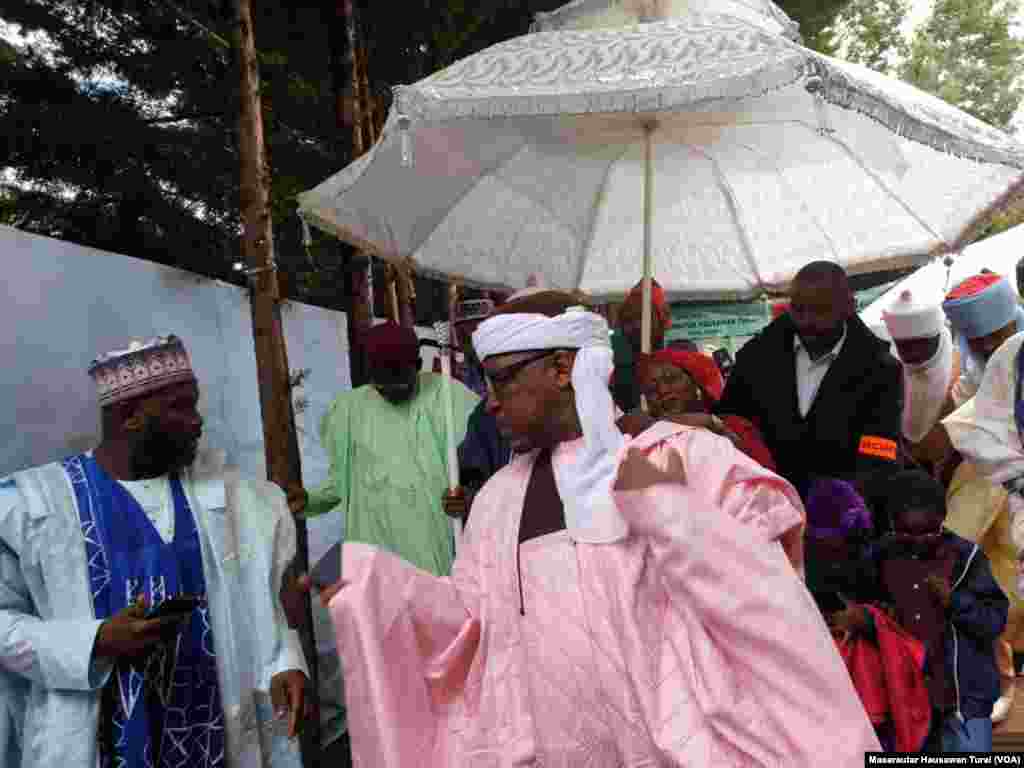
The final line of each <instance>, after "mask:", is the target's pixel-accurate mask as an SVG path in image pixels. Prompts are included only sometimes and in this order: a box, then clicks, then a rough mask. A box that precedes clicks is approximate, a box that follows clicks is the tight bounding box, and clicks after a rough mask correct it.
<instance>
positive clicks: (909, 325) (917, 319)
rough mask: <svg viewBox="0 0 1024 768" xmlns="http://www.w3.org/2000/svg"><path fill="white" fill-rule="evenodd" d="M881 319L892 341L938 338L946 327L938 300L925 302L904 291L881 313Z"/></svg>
mask: <svg viewBox="0 0 1024 768" xmlns="http://www.w3.org/2000/svg"><path fill="white" fill-rule="evenodd" d="M882 319H883V320H884V321H885V326H886V328H887V329H888V331H889V335H890V336H891V337H892V338H893V339H898V340H903V339H924V338H929V337H931V336H938V335H939V334H940V333H942V329H943V328H945V327H946V316H945V314H944V313H943V311H942V305H941V303H940V301H939V299H938V297H936V298H935V300H934V301H927V300H925V299H923V298H921V297H918V296H915V295H914V294H913V292H912V291H910V290H905V291H903V292H902V293H900V295H899V296H898V297H897V299H896V301H894V302H893V303H892V305H890V306H889V307H887V308H886V309H884V310H883V311H882Z"/></svg>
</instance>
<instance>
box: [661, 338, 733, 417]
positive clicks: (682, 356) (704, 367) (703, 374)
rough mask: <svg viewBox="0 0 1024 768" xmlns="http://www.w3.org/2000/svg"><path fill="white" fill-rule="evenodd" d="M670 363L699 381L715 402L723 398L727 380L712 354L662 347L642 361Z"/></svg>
mask: <svg viewBox="0 0 1024 768" xmlns="http://www.w3.org/2000/svg"><path fill="white" fill-rule="evenodd" d="M650 363H668V364H669V365H674V366H675V367H676V368H679V369H680V370H683V371H686V372H687V373H688V374H689V375H690V378H692V379H693V380H694V381H695V382H697V386H698V387H700V388H701V390H703V392H704V394H705V395H706V396H707V397H708V398H709V399H710V400H711V402H713V403H717V402H718V401H719V400H721V399H722V391H723V390H724V389H725V380H724V379H722V372H721V371H720V370H718V363H716V362H715V361H714V358H712V357H711V355H705V354H704V353H703V352H687V351H686V350H685V349H672V348H671V347H669V348H667V349H660V350H658V351H657V352H655V353H654V354H653V355H648V356H647V357H646V359H645V360H644V361H643V362H642V363H641V365H644V364H650Z"/></svg>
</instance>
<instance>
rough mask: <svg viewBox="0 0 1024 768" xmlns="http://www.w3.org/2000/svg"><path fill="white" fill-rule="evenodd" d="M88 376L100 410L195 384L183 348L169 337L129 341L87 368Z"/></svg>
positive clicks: (174, 339)
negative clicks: (142, 396)
mask: <svg viewBox="0 0 1024 768" xmlns="http://www.w3.org/2000/svg"><path fill="white" fill-rule="evenodd" d="M89 375H90V376H91V377H92V379H93V381H94V382H96V391H97V393H98V394H99V399H100V406H102V407H106V406H108V405H111V404H113V403H117V402H121V401H122V400H131V399H132V398H136V397H139V396H141V395H144V394H146V393H148V392H153V391H155V390H158V389H163V388H164V387H167V386H170V385H171V384H177V383H178V382H182V381H194V380H195V373H194V372H193V371H192V363H191V361H190V360H189V357H188V352H187V351H186V350H185V345H184V344H183V343H182V341H181V339H179V338H178V337H177V336H173V335H171V336H158V337H157V338H155V339H151V340H150V341H145V342H143V341H132V343H131V344H129V345H128V348H127V349H118V350H115V351H113V352H108V353H107V354H105V355H100V356H99V357H97V358H96V359H95V360H93V361H92V363H90V364H89Z"/></svg>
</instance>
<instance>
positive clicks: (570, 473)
mask: <svg viewBox="0 0 1024 768" xmlns="http://www.w3.org/2000/svg"><path fill="white" fill-rule="evenodd" d="M473 347H474V348H475V349H476V354H477V357H479V358H480V360H481V361H484V360H487V358H489V357H494V356H495V355H505V354H510V353H512V352H531V351H533V350H545V349H576V350H579V351H578V352H577V353H576V362H575V364H574V365H573V369H572V386H573V390H574V392H575V394H576V412H577V414H578V415H579V419H580V426H581V427H582V429H583V451H582V453H581V454H580V456H579V458H578V459H577V460H576V461H575V462H574V463H573V465H572V466H571V467H568V468H565V469H563V470H561V471H560V470H559V467H558V465H555V466H554V471H555V477H556V480H557V482H558V489H559V493H560V494H561V496H562V503H563V504H564V505H565V522H566V527H567V528H568V530H569V533H570V535H571V536H572V537H573V538H574V539H575V540H576V541H581V542H584V543H587V544H603V543H607V542H611V541H618V540H620V539H623V538H625V536H626V533H627V530H628V529H627V526H626V522H625V520H623V518H622V517H621V515H620V514H619V511H618V508H617V507H616V506H615V502H614V501H613V499H612V486H613V485H614V483H615V477H616V474H617V472H618V466H619V461H620V459H621V454H622V451H623V450H624V446H625V444H626V438H625V437H624V436H623V434H622V433H621V432H620V431H619V429H618V427H616V425H615V403H614V401H613V400H612V394H611V391H610V390H609V388H608V385H609V382H610V380H611V376H612V371H613V369H614V358H613V356H612V348H611V340H610V335H609V331H608V323H607V322H606V321H605V319H604V318H603V317H601V316H600V315H597V314H595V313H593V312H588V311H587V310H586V309H584V308H583V307H573V308H571V309H569V310H568V311H566V312H565V313H563V314H561V315H558V316H557V317H547V316H546V315H540V314H507V315H497V316H495V317H492V318H490V319H489V320H486V321H484V322H483V323H481V324H480V327H479V328H477V330H476V333H474V334H473Z"/></svg>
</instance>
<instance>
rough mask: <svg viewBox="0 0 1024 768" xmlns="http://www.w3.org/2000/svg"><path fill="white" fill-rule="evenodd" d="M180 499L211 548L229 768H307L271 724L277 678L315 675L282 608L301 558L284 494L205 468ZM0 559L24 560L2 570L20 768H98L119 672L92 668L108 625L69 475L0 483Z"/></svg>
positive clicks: (52, 470)
mask: <svg viewBox="0 0 1024 768" xmlns="http://www.w3.org/2000/svg"><path fill="white" fill-rule="evenodd" d="M182 485H183V487H184V489H185V493H186V495H187V498H188V502H189V506H190V507H191V509H192V510H193V513H194V515H195V519H196V524H197V528H198V530H199V536H200V542H201V548H202V558H203V570H204V576H205V579H206V587H207V596H208V600H209V610H210V616H211V620H212V624H213V631H214V639H215V644H216V651H217V667H218V678H219V683H220V691H221V701H222V704H223V708H224V722H225V730H226V742H227V756H228V765H229V766H231V767H232V768H264V767H266V766H270V765H273V766H275V768H280V767H283V766H299V765H300V759H299V752H298V747H297V745H296V744H294V743H291V742H288V740H287V733H286V730H285V729H284V727H283V725H282V724H281V723H275V722H274V721H273V712H272V707H271V705H270V700H269V694H268V690H269V686H270V680H271V678H272V677H273V676H274V675H275V674H277V673H279V672H284V671H286V670H289V669H297V670H301V671H302V672H305V671H306V665H305V660H304V658H303V655H302V650H301V645H300V644H299V639H298V636H297V634H296V633H295V632H293V631H291V630H289V629H288V625H287V622H286V620H285V618H284V613H283V610H282V608H281V605H280V602H279V600H278V598H277V595H278V589H279V586H280V582H281V577H282V572H283V570H284V568H285V566H286V565H287V564H288V563H289V562H290V560H291V558H292V557H293V555H294V552H295V528H294V524H293V523H292V519H291V515H290V513H289V511H288V506H287V502H286V500H285V496H284V493H283V492H282V491H281V490H280V489H279V488H278V487H277V486H276V485H273V484H271V483H267V482H261V481H250V480H242V479H241V478H239V477H238V474H237V472H236V471H234V470H226V469H225V468H224V467H223V462H222V460H220V459H218V458H214V459H213V460H211V461H210V462H209V463H207V465H206V466H205V467H204V466H203V465H202V464H201V463H200V462H197V464H196V465H195V466H194V467H193V468H192V469H191V470H190V471H188V472H186V473H185V474H184V475H183V477H182ZM0 547H2V548H3V549H2V552H0V555H3V554H7V555H8V556H9V555H11V554H13V555H14V556H16V557H17V560H18V564H17V565H16V566H14V567H10V565H11V564H10V562H8V561H6V560H4V559H3V558H2V557H0V564H4V565H5V566H7V567H0V665H2V667H3V668H4V669H5V670H6V671H7V672H8V673H11V674H13V675H16V676H17V677H20V678H21V679H22V680H24V681H25V682H27V683H28V696H27V698H28V701H27V704H26V705H25V707H24V713H23V728H22V732H23V736H24V743H23V744H22V745H21V747H22V751H23V755H22V762H21V765H22V766H23V767H24V768H29V766H31V767H32V768H44V767H46V768H49V766H54V767H57V768H94V766H95V765H96V764H97V731H98V715H99V707H100V695H99V694H100V690H101V689H102V687H103V685H104V684H105V682H106V679H107V677H108V676H109V674H110V670H109V669H102V668H100V665H97V664H94V663H93V659H92V650H93V644H94V641H95V637H96V633H97V630H98V628H99V625H100V624H101V622H100V621H98V620H97V619H96V618H95V616H94V610H93V599H92V593H91V591H90V586H89V578H88V567H87V563H86V549H85V544H84V540H83V536H82V531H81V528H80V523H79V515H78V509H77V502H76V501H75V495H74V493H73V491H72V486H71V483H70V480H69V479H68V476H67V474H66V473H65V471H64V469H63V468H62V466H61V465H60V464H47V465H45V466H42V467H35V468H32V469H28V470H25V471H23V472H18V473H16V474H14V475H12V476H10V477H9V478H5V479H3V480H0ZM108 666H109V665H108ZM15 709H16V707H15ZM0 713H2V708H0ZM3 737H4V731H3V725H2V724H0V738H3ZM14 741H15V740H13V739H9V743H11V744H14ZM4 747H5V745H4V744H3V743H2V742H0V749H3V748H4ZM15 748H16V745H15ZM0 754H2V753H0ZM8 754H10V751H9V753H8ZM7 759H8V760H10V759H11V758H10V757H8V758H7ZM4 766H5V768H13V767H9V766H8V763H7V762H5V763H4Z"/></svg>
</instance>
